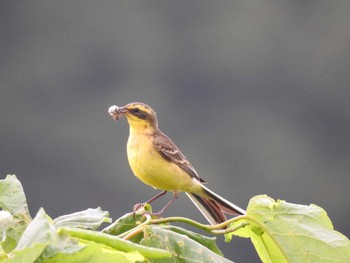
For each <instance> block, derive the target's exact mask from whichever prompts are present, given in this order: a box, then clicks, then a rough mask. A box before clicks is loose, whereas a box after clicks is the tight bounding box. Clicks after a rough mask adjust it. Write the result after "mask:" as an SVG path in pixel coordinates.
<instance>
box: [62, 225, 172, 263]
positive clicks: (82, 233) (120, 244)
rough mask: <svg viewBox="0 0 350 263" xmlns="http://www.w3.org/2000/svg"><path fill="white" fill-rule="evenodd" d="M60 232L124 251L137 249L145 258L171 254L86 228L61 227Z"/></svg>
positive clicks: (166, 256) (164, 256) (163, 256)
mask: <svg viewBox="0 0 350 263" xmlns="http://www.w3.org/2000/svg"><path fill="white" fill-rule="evenodd" d="M61 231H62V232H67V233H69V234H70V235H71V236H72V237H76V238H79V240H81V241H83V242H84V241H93V242H96V243H99V244H104V245H106V246H108V247H111V248H114V249H116V250H119V251H124V252H135V251H137V252H138V253H140V254H141V255H143V256H144V257H146V258H161V259H163V258H169V257H170V256H171V254H170V253H169V252H168V251H166V250H163V249H157V248H152V247H147V246H142V245H139V244H135V243H132V242H130V241H128V240H124V239H121V238H119V237H116V236H113V235H109V234H105V233H101V232H97V231H92V230H86V229H77V228H75V229H62V230H61Z"/></svg>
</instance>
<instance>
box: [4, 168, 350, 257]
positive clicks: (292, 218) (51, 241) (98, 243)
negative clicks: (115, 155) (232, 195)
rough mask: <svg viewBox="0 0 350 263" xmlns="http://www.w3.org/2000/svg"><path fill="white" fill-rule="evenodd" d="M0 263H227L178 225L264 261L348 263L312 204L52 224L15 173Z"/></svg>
mask: <svg viewBox="0 0 350 263" xmlns="http://www.w3.org/2000/svg"><path fill="white" fill-rule="evenodd" d="M0 208H1V210H0V235H1V240H0V263H5V262H6V263H9V262H11V263H22V262H23V263H24V262H25V263H31V262H43V263H48V262H50V263H56V262H68V263H70V262H107V263H108V262H122V263H123V262H231V261H229V260H228V259H226V258H224V257H223V255H222V253H221V252H220V250H219V248H218V247H217V245H216V239H215V238H213V237H206V236H203V235H201V234H198V233H194V232H192V231H189V230H186V229H184V228H180V227H176V226H172V225H170V223H171V222H183V223H187V224H190V225H192V226H195V227H197V228H199V229H201V230H205V231H207V232H209V233H212V234H217V235H218V234H225V237H226V240H227V241H230V240H231V238H232V235H236V236H240V237H248V238H250V239H251V240H252V242H253V244H254V246H255V248H256V250H257V252H258V254H259V256H260V258H261V259H262V261H263V262H282V263H283V262H350V241H349V239H348V238H346V237H345V236H343V235H342V234H340V233H339V232H337V231H334V230H333V226H332V223H331V221H330V220H329V218H328V216H327V214H326V212H325V211H324V210H323V209H322V208H320V207H318V206H315V205H310V206H302V205H296V204H290V203H287V202H284V201H274V200H273V199H271V198H269V197H267V196H256V197H254V198H252V199H251V201H250V203H249V206H248V208H247V214H246V215H243V216H239V217H236V218H233V219H230V220H228V221H226V222H224V223H222V224H220V225H216V226H209V225H203V224H200V223H198V222H195V221H193V220H190V219H187V218H182V217H171V218H160V219H159V218H153V217H151V216H150V215H149V214H150V213H149V211H150V210H149V209H150V207H147V206H146V207H145V209H146V210H143V211H141V212H140V213H136V214H134V215H133V214H131V213H130V214H126V215H124V216H123V217H121V218H119V219H118V220H116V221H115V222H114V223H113V224H110V225H109V226H108V227H106V228H105V229H103V230H102V231H99V230H98V229H99V228H100V226H101V224H103V223H110V222H111V219H110V218H109V215H108V212H105V211H102V210H101V209H100V208H96V209H87V210H85V211H80V212H77V213H73V214H70V215H65V216H60V217H58V218H56V219H54V220H52V219H51V218H50V217H49V216H48V215H47V214H46V213H45V211H44V209H43V208H41V209H40V210H39V211H38V212H37V214H36V215H35V217H34V218H33V219H32V218H31V216H30V214H29V211H28V208H27V203H26V198H25V194H24V191H23V189H22V186H21V183H20V182H19V181H18V180H17V178H16V176H14V175H9V176H7V177H6V179H4V180H0Z"/></svg>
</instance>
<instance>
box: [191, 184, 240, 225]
mask: <svg viewBox="0 0 350 263" xmlns="http://www.w3.org/2000/svg"><path fill="white" fill-rule="evenodd" d="M202 187H203V190H204V192H205V193H206V195H207V196H208V197H202V196H199V195H197V194H192V193H186V194H187V196H188V197H189V198H190V199H191V201H192V202H193V203H194V204H195V205H196V206H197V208H198V209H199V211H201V213H202V214H203V215H204V217H205V218H206V219H207V220H208V221H209V223H210V224H212V225H214V224H219V223H222V222H224V221H226V216H225V214H224V213H226V214H230V215H234V216H238V215H244V214H245V213H246V212H245V210H244V209H242V208H240V207H238V206H236V205H235V204H232V203H231V202H230V201H228V200H226V199H224V198H223V197H221V196H219V195H218V194H216V193H214V192H213V191H211V190H209V189H208V188H206V187H205V186H202Z"/></svg>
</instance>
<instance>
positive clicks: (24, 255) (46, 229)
mask: <svg viewBox="0 0 350 263" xmlns="http://www.w3.org/2000/svg"><path fill="white" fill-rule="evenodd" d="M50 220H51V219H50V218H49V217H48V216H47V215H46V213H45V211H44V210H43V209H40V210H39V212H38V213H37V215H36V216H35V217H34V219H33V221H32V222H30V224H29V225H28V226H27V228H26V230H25V231H24V232H23V235H22V236H21V238H20V240H19V241H18V244H17V246H16V248H15V250H13V251H12V252H11V253H10V255H9V259H8V260H7V261H6V262H13V263H20V262H25V263H30V262H34V261H35V260H36V259H37V258H38V257H39V256H40V255H41V253H42V252H43V251H44V249H45V248H46V246H47V245H48V244H49V242H50V241H51V239H52V236H53V234H54V233H55V229H54V227H53V225H52V224H50Z"/></svg>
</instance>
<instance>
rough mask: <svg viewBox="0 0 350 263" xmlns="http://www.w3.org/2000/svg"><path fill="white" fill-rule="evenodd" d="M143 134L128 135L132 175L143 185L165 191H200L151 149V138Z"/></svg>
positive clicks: (176, 167) (197, 184)
mask: <svg viewBox="0 0 350 263" xmlns="http://www.w3.org/2000/svg"><path fill="white" fill-rule="evenodd" d="M148 136H150V135H145V134H130V136H129V140H128V144H127V154H128V160H129V164H130V167H131V170H132V171H133V173H134V174H135V175H136V176H137V177H138V178H139V179H140V180H141V181H142V182H144V183H145V184H148V185H150V186H153V187H154V188H158V189H161V190H166V191H184V192H193V193H195V192H197V191H200V190H199V189H200V185H199V182H198V181H197V180H193V179H192V178H191V177H190V176H189V175H188V174H187V173H186V172H185V171H183V170H182V169H181V168H180V167H178V166H177V165H176V164H174V163H171V162H169V161H168V160H166V159H164V158H163V157H162V156H161V155H160V154H159V152H158V151H157V150H156V149H155V148H154V147H153V144H152V140H151V139H152V138H148Z"/></svg>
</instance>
